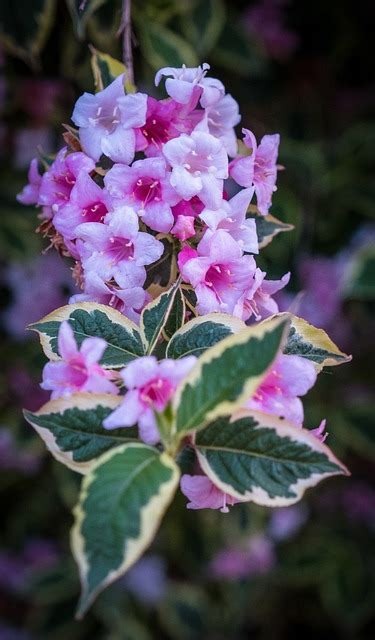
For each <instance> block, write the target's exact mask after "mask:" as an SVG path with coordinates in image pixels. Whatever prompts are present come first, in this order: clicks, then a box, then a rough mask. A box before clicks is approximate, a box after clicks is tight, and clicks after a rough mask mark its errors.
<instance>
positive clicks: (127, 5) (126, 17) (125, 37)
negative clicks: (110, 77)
mask: <svg viewBox="0 0 375 640" xmlns="http://www.w3.org/2000/svg"><path fill="white" fill-rule="evenodd" d="M121 33H122V55H123V61H124V65H125V67H126V75H127V81H128V82H129V83H130V84H134V69H133V50H132V27H131V0H122V16H121V24H120V29H119V31H118V34H119V35H120V34H121Z"/></svg>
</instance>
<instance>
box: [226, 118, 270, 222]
mask: <svg viewBox="0 0 375 640" xmlns="http://www.w3.org/2000/svg"><path fill="white" fill-rule="evenodd" d="M242 131H243V133H244V143H245V145H246V146H247V147H248V148H249V149H250V150H251V155H249V156H245V157H243V158H236V159H235V160H232V162H231V163H230V167H229V172H230V175H231V177H232V178H233V179H234V180H235V181H236V182H237V183H238V184H239V185H241V187H251V186H252V185H254V187H255V193H256V197H257V205H258V209H259V211H260V213H261V214H263V215H266V214H267V213H268V210H269V208H270V206H271V202H272V194H273V192H274V191H276V179H277V165H276V161H277V154H278V150H279V143H280V136H279V134H278V133H275V134H274V135H267V136H263V138H262V140H261V142H260V145H259V146H258V145H257V142H256V139H255V136H254V134H253V133H252V132H251V131H249V129H242Z"/></svg>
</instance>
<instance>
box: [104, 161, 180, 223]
mask: <svg viewBox="0 0 375 640" xmlns="http://www.w3.org/2000/svg"><path fill="white" fill-rule="evenodd" d="M169 177H170V173H169V172H167V170H166V164H165V160H164V159H163V158H147V159H146V160H137V161H136V162H134V163H133V164H132V166H131V167H128V166H126V165H122V164H115V165H114V167H112V169H110V171H108V173H107V175H106V177H105V179H104V183H105V186H106V188H107V190H108V193H109V194H110V195H111V196H112V198H113V199H114V200H115V201H117V202H118V203H121V204H126V205H129V206H131V207H133V209H134V210H135V211H136V212H137V213H138V215H139V216H140V217H141V218H142V220H143V222H144V223H145V224H147V225H148V226H149V227H150V228H151V229H153V230H154V231H164V232H166V231H169V230H170V229H171V227H172V225H173V222H174V218H173V214H172V210H171V206H172V205H175V204H176V203H177V202H178V201H179V200H180V196H179V195H178V194H177V193H176V191H175V190H174V189H173V187H171V184H170V181H169Z"/></svg>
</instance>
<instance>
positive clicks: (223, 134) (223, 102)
mask: <svg viewBox="0 0 375 640" xmlns="http://www.w3.org/2000/svg"><path fill="white" fill-rule="evenodd" d="M240 120H241V116H240V113H239V108H238V102H236V100H235V99H234V98H233V97H232V96H231V95H230V94H229V93H227V94H226V95H225V96H223V97H222V98H220V100H219V101H218V102H216V104H214V105H212V106H210V107H208V108H207V109H206V110H205V112H204V116H203V118H202V120H201V121H200V122H199V123H198V124H197V126H196V127H195V131H199V130H200V131H205V130H206V131H207V132H208V133H210V134H211V135H213V136H215V138H218V139H219V140H220V141H221V143H222V144H223V146H224V148H225V150H226V152H227V154H228V155H229V156H230V157H231V158H234V156H235V155H237V147H238V145H237V136H236V132H235V130H234V127H235V126H236V125H237V124H238V123H239V122H240Z"/></svg>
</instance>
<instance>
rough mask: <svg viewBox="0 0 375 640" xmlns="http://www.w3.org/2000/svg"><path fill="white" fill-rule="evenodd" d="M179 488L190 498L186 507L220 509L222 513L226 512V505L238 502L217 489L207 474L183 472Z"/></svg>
mask: <svg viewBox="0 0 375 640" xmlns="http://www.w3.org/2000/svg"><path fill="white" fill-rule="evenodd" d="M180 488H181V491H182V493H183V494H184V496H186V497H187V498H188V499H189V500H190V502H188V504H187V505H186V506H187V508H188V509H220V511H221V512H222V513H228V511H229V509H228V505H229V506H232V505H234V504H237V503H238V502H239V500H236V498H233V496H230V495H228V494H227V493H224V492H223V491H221V490H220V489H218V487H216V486H215V485H214V484H213V482H211V480H210V479H209V478H208V477H207V476H203V475H194V476H190V475H188V474H184V475H183V476H182V478H181V482H180Z"/></svg>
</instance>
